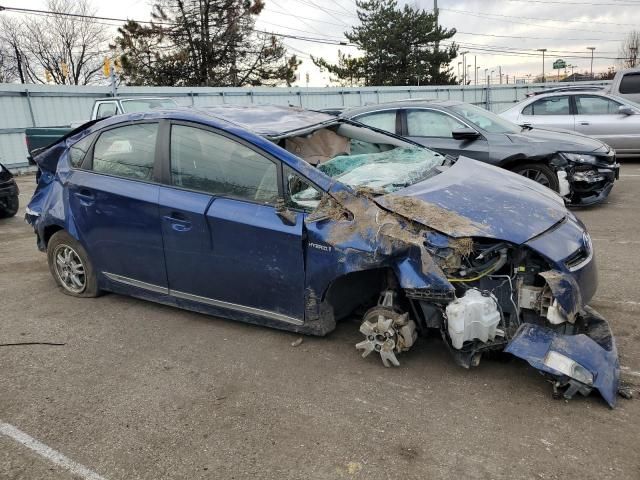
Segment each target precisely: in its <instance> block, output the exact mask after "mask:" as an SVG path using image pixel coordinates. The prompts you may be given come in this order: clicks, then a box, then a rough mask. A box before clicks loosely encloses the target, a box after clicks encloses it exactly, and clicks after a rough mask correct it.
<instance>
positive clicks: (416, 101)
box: [341, 98, 465, 118]
mask: <svg viewBox="0 0 640 480" xmlns="http://www.w3.org/2000/svg"><path fill="white" fill-rule="evenodd" d="M464 104H465V102H461V101H459V100H438V99H434V98H408V99H406V100H395V101H393V102H385V103H376V104H372V105H365V106H363V107H354V108H349V109H348V110H345V111H344V112H343V113H342V114H341V116H344V117H347V118H350V117H353V116H355V115H359V114H361V113H367V112H375V111H377V110H390V109H394V108H411V107H425V106H434V107H443V108H446V107H452V106H454V105H464Z"/></svg>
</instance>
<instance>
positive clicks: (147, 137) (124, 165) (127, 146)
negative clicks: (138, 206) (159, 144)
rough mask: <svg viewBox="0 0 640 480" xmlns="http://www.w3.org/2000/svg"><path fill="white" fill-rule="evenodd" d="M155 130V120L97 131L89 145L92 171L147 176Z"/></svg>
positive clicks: (153, 150) (154, 146) (151, 160)
mask: <svg viewBox="0 0 640 480" xmlns="http://www.w3.org/2000/svg"><path fill="white" fill-rule="evenodd" d="M157 134H158V124H157V123H141V124H137V125H127V126H125V127H118V128H113V129H111V130H107V131H106V132H104V133H102V134H100V137H98V140H97V141H96V144H95V146H94V147H93V171H95V172H98V173H106V174H109V175H116V176H118V177H126V178H133V179H135V180H151V178H152V174H153V162H154V159H155V151H156V136H157Z"/></svg>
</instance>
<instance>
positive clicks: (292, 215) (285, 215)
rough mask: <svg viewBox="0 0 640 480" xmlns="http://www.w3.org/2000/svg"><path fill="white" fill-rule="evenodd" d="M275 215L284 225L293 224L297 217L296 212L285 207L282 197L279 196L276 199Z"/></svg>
mask: <svg viewBox="0 0 640 480" xmlns="http://www.w3.org/2000/svg"><path fill="white" fill-rule="evenodd" d="M276 215H278V217H279V218H280V220H282V223H284V224H285V225H295V224H296V221H297V219H298V216H297V215H296V212H293V211H291V210H289V209H288V208H287V205H286V203H285V201H284V198H282V197H280V198H278V199H277V200H276Z"/></svg>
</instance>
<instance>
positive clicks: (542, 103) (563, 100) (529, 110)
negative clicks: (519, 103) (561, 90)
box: [518, 95, 575, 130]
mask: <svg viewBox="0 0 640 480" xmlns="http://www.w3.org/2000/svg"><path fill="white" fill-rule="evenodd" d="M518 123H520V124H521V125H530V126H534V127H550V128H561V129H564V130H574V129H575V118H574V114H573V110H572V107H571V98H570V96H569V95H554V96H551V97H545V98H540V99H538V100H536V101H535V102H533V103H530V104H529V105H527V106H526V107H524V108H523V109H522V113H521V115H520V122H518Z"/></svg>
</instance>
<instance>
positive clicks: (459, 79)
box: [458, 62, 462, 82]
mask: <svg viewBox="0 0 640 480" xmlns="http://www.w3.org/2000/svg"><path fill="white" fill-rule="evenodd" d="M460 65H462V62H458V81H459V82H461V81H462V79H461V78H460Z"/></svg>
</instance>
